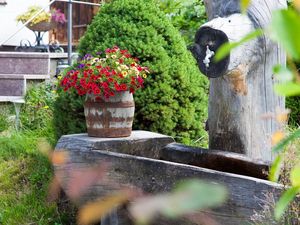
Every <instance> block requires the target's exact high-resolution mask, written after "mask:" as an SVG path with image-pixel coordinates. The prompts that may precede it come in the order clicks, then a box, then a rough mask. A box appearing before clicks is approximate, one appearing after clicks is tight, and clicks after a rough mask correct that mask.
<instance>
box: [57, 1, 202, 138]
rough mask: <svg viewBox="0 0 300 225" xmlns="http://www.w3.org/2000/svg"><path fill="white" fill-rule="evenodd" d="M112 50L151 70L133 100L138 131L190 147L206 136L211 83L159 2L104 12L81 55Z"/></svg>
mask: <svg viewBox="0 0 300 225" xmlns="http://www.w3.org/2000/svg"><path fill="white" fill-rule="evenodd" d="M112 46H119V47H120V48H121V49H128V50H129V52H130V53H131V54H132V55H133V56H135V57H137V58H139V59H140V63H141V64H142V65H144V66H147V67H149V68H150V70H151V75H150V76H149V77H148V78H147V79H146V82H145V88H144V89H143V90H139V91H137V92H136V93H135V95H134V98H135V104H136V112H135V121H134V128H135V129H141V130H150V131H155V132H160V133H163V134H167V135H171V136H173V137H175V138H176V140H177V141H178V142H182V143H186V144H191V143H193V141H195V140H197V139H199V138H201V137H203V136H206V132H205V131H204V125H203V124H204V122H205V120H206V117H207V115H206V114H207V96H208V93H207V92H208V91H207V83H208V82H207V80H206V78H205V77H204V76H203V75H201V74H200V72H199V70H198V67H197V65H196V62H195V60H194V58H193V57H192V55H191V53H190V52H189V51H188V50H187V49H186V45H185V42H184V40H183V38H182V37H181V36H180V33H179V32H178V31H177V30H176V29H175V28H174V27H173V25H172V24H171V22H170V21H169V20H168V19H167V18H166V16H165V14H164V13H163V12H162V11H160V9H159V8H158V6H157V4H155V1H154V0H114V1H112V2H111V3H107V4H105V5H104V6H102V7H101V10H100V11H99V13H98V14H97V15H96V16H95V18H94V19H93V21H92V23H91V25H90V26H89V27H88V29H87V32H86V33H85V35H84V36H83V37H82V38H81V40H80V43H79V47H78V50H79V53H80V55H81V56H83V55H85V54H87V53H91V54H94V55H95V54H97V52H99V51H103V50H104V49H107V48H110V47H112ZM72 98H75V97H74V96H73V97H72ZM69 100H70V101H71V99H69ZM66 102H67V101H66ZM65 108H66V109H67V107H66V106H65ZM60 110H62V109H60ZM60 115H61V117H62V113H60ZM64 115H67V113H65V114H64ZM70 115H71V114H70ZM75 120H76V119H74V121H75ZM68 121H70V120H68ZM62 123H63V122H62ZM65 125H66V124H65Z"/></svg>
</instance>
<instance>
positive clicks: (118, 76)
mask: <svg viewBox="0 0 300 225" xmlns="http://www.w3.org/2000/svg"><path fill="white" fill-rule="evenodd" d="M104 54H105V57H102V58H100V57H101V55H102V53H98V54H97V55H98V57H97V56H96V57H93V56H91V55H90V54H87V55H85V56H84V58H83V59H82V60H81V61H80V62H79V63H78V64H76V65H75V66H73V67H72V68H70V70H69V71H68V72H67V73H66V75H65V76H64V77H63V78H62V79H61V82H60V84H61V86H62V87H63V88H64V91H68V90H69V89H73V90H74V89H75V90H76V92H77V93H78V94H79V95H85V94H94V95H96V96H97V97H100V96H104V97H105V98H109V97H111V96H114V95H115V93H116V92H121V91H129V92H130V93H134V92H135V91H136V90H137V89H139V88H141V87H143V83H144V79H143V78H146V77H147V73H149V70H148V68H147V67H142V66H141V65H139V64H138V63H137V62H138V59H137V58H133V57H132V56H131V55H130V54H129V53H128V51H127V50H121V49H119V48H118V47H116V46H115V47H113V48H112V49H110V48H108V49H106V50H105V52H104Z"/></svg>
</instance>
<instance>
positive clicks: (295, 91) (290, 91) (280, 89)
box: [274, 82, 300, 97]
mask: <svg viewBox="0 0 300 225" xmlns="http://www.w3.org/2000/svg"><path fill="white" fill-rule="evenodd" d="M274 90H275V92H276V93H277V94H278V95H282V96H285V97H291V96H297V95H300V84H297V83H294V82H288V83H284V84H276V85H274Z"/></svg>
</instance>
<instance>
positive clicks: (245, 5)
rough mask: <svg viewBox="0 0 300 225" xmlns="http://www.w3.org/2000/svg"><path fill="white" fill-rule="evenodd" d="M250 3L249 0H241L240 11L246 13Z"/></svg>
mask: <svg viewBox="0 0 300 225" xmlns="http://www.w3.org/2000/svg"><path fill="white" fill-rule="evenodd" d="M250 3H251V0H241V11H242V13H244V14H245V13H247V9H248V7H249V5H250Z"/></svg>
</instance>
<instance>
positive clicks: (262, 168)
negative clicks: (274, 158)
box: [159, 143, 271, 180]
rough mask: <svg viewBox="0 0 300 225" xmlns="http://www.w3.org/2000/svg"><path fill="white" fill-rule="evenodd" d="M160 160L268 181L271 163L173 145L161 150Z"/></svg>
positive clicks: (215, 151)
mask: <svg viewBox="0 0 300 225" xmlns="http://www.w3.org/2000/svg"><path fill="white" fill-rule="evenodd" d="M159 155H160V159H161V160H167V161H171V162H177V163H184V164H188V165H193V166H199V167H203V168H207V169H213V170H217V171H222V172H228V173H233V174H239V175H245V176H250V177H256V178H259V179H265V180H267V179H268V172H269V168H270V165H271V162H266V161H262V160H253V159H251V158H249V157H246V156H244V155H241V154H237V153H233V152H226V151H218V150H211V149H203V148H195V147H189V146H186V145H182V144H178V143H172V144H169V145H167V146H166V147H164V148H163V149H161V151H160V154H159Z"/></svg>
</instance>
